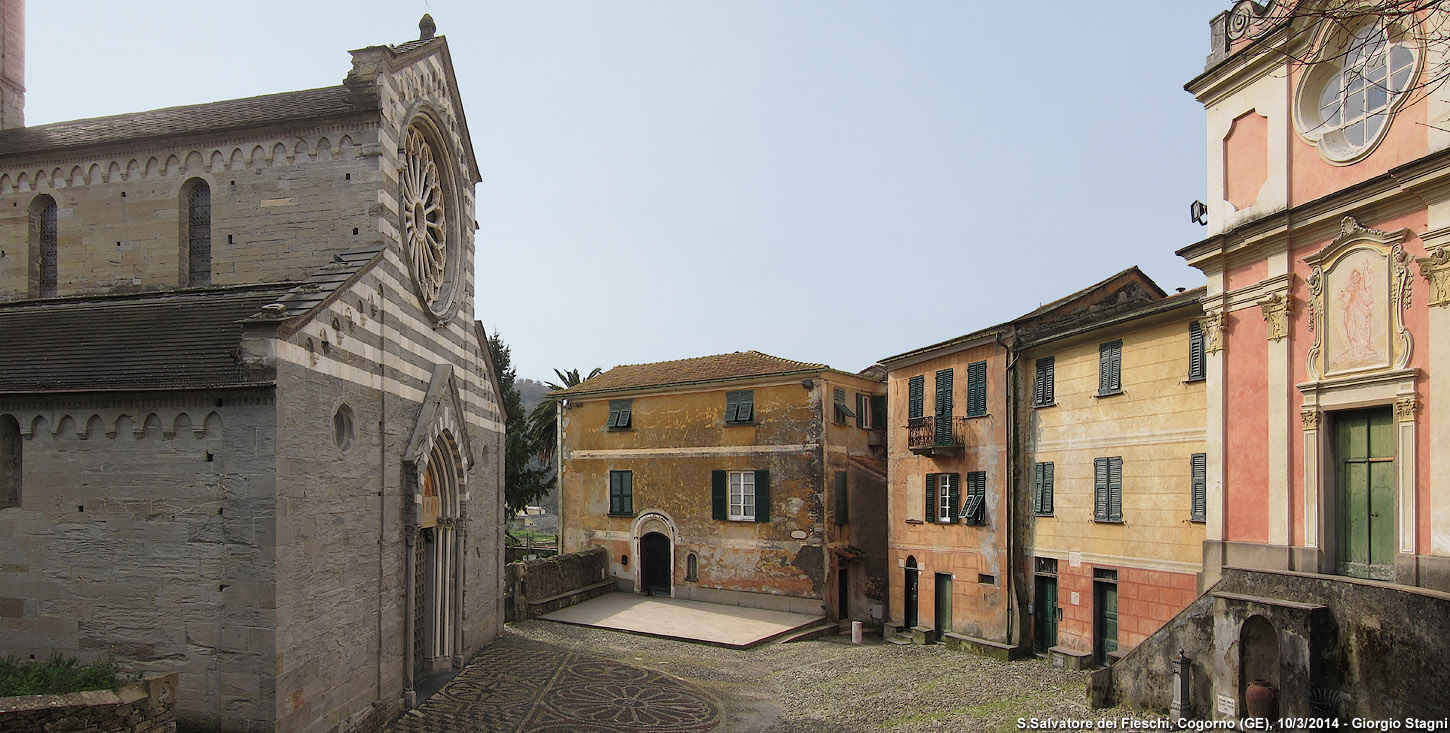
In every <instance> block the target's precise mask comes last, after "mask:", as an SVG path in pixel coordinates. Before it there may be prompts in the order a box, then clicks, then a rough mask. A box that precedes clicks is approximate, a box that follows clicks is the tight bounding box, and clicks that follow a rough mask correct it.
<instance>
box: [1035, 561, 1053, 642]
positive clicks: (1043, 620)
mask: <svg viewBox="0 0 1450 733" xmlns="http://www.w3.org/2000/svg"><path fill="white" fill-rule="evenodd" d="M1034 610H1035V611H1036V613H1035V614H1033V619H1034V620H1035V621H1036V622H1037V633H1035V634H1033V638H1034V640H1035V642H1036V647H1037V651H1039V652H1045V651H1047V650H1048V649H1051V648H1053V647H1055V646H1057V578H1054V577H1051V576H1047V575H1039V576H1037V608H1036V609H1034Z"/></svg>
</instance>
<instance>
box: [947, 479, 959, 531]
mask: <svg viewBox="0 0 1450 733" xmlns="http://www.w3.org/2000/svg"><path fill="white" fill-rule="evenodd" d="M947 475H948V476H950V477H951V479H950V481H951V482H950V484H948V487H947V510H948V511H950V512H951V514H950V515H949V516H950V518H951V521H952V522H953V523H955V522H956V521H957V520H958V517H957V509H958V507H959V506H960V505H961V502H962V489H961V486H962V478H961V474H957V473H949V474H947Z"/></svg>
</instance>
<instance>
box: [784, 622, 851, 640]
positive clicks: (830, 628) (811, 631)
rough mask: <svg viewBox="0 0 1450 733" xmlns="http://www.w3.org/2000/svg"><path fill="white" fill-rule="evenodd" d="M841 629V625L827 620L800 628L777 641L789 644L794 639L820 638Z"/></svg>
mask: <svg viewBox="0 0 1450 733" xmlns="http://www.w3.org/2000/svg"><path fill="white" fill-rule="evenodd" d="M839 631H840V627H839V626H837V625H836V624H834V623H832V622H830V621H825V622H822V623H819V624H816V625H814V626H811V627H809V628H805V629H800V630H798V631H796V632H795V633H793V634H791V635H789V636H786V637H784V638H782V639H781V640H780V641H777V642H776V643H777V644H789V643H791V642H793V641H806V640H808V639H820V638H822V637H825V636H831V635H832V634H836V633H839Z"/></svg>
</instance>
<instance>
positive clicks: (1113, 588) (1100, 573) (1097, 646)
mask: <svg viewBox="0 0 1450 733" xmlns="http://www.w3.org/2000/svg"><path fill="white" fill-rule="evenodd" d="M1117 650H1118V571H1116V570H1106V569H1101V568H1095V569H1094V570H1093V656H1094V657H1095V658H1096V659H1097V661H1098V662H1099V663H1101V664H1111V663H1112V662H1113V658H1112V656H1111V655H1112V653H1113V652H1116V651H1117Z"/></svg>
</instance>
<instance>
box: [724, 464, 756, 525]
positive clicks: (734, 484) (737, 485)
mask: <svg viewBox="0 0 1450 733" xmlns="http://www.w3.org/2000/svg"><path fill="white" fill-rule="evenodd" d="M729 501H730V509H729V515H728V516H729V518H730V519H732V520H735V521H739V522H753V521H755V472H754V471H731V472H730V499H729Z"/></svg>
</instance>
